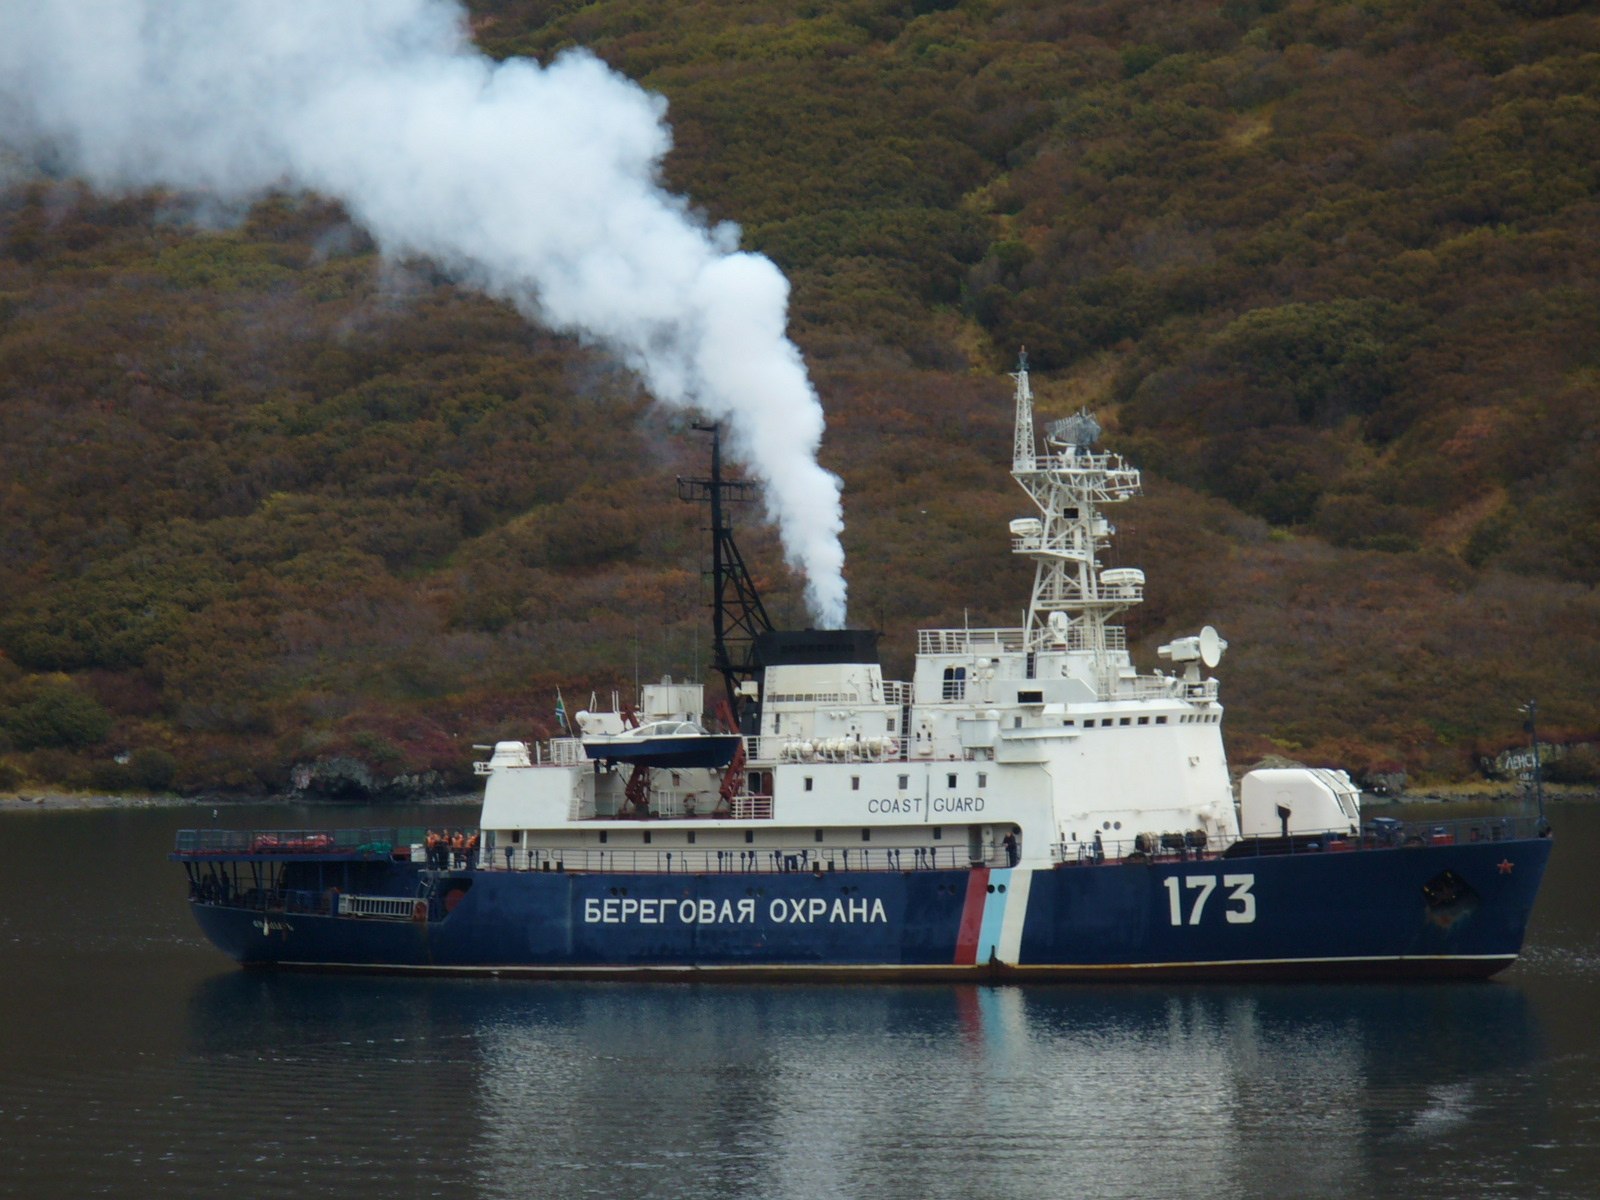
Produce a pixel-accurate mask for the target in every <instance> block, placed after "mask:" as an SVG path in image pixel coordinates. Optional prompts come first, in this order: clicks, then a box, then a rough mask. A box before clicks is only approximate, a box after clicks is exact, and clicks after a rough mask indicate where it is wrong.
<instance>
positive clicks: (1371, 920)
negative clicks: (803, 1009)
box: [193, 838, 1550, 980]
mask: <svg viewBox="0 0 1600 1200" xmlns="http://www.w3.org/2000/svg"><path fill="white" fill-rule="evenodd" d="M1549 853H1550V841H1549V840H1548V839H1544V838H1528V839H1518V840H1508V841H1498V842H1479V843H1461V844H1451V845H1423V846H1408V847H1396V848H1381V849H1358V850H1352V851H1346V852H1329V851H1323V852H1317V853H1298V854H1284V855H1271V854H1265V855H1257V856H1251V857H1244V858H1213V859H1205V860H1199V861H1196V860H1189V861H1157V862H1152V863H1116V864H1112V863H1107V864H1102V865H1078V864H1074V865H1064V866H1058V867H1052V868H1041V869H1036V870H1033V869H1020V868H1019V869H1014V870H999V869H993V870H992V869H989V868H974V869H972V870H911V871H903V872H901V871H837V872H823V873H821V874H817V873H813V872H806V871H797V872H790V873H758V872H751V873H744V872H729V873H726V874H721V873H714V874H703V875H695V874H652V873H609V872H606V873H599V872H578V871H572V872H564V871H538V872H529V871H504V870H474V871H457V872H450V873H439V874H430V873H426V872H425V871H424V870H423V869H422V868H420V867H416V866H412V865H411V864H402V863H397V864H394V865H393V866H391V867H388V868H386V869H385V873H384V875H383V879H384V885H383V890H384V891H385V892H386V893H388V894H389V895H392V896H396V897H411V896H417V895H424V896H426V897H427V898H426V899H425V900H423V901H421V902H419V903H418V905H417V907H416V909H415V913H414V916H413V917H412V918H411V919H403V918H402V919H394V918H393V917H392V916H384V917H374V916H363V917H356V916H338V915H331V913H330V912H328V911H321V912H317V911H294V910H293V907H292V906H285V907H282V908H274V907H272V905H271V904H270V903H268V904H267V906H266V907H260V906H259V904H260V903H261V902H259V901H257V902H255V903H257V905H258V906H257V907H248V906H246V905H245V904H241V903H237V902H226V901H222V900H218V899H215V898H206V899H201V898H197V899H195V901H194V903H193V908H194V911H195V915H196V917H197V919H198V920H199V923H200V925H201V928H202V929H203V930H204V931H205V933H206V934H207V936H208V937H210V938H211V940H212V941H213V942H215V943H216V944H217V945H218V946H219V947H220V948H222V949H223V950H224V951H225V952H227V953H228V954H229V955H231V956H232V957H234V958H235V959H237V960H239V961H240V962H242V963H245V964H247V965H263V966H265V965H273V966H283V967H295V968H316V969H330V970H338V969H345V970H364V971H372V970H388V971H415V970H425V971H441V972H455V973H477V972H486V973H495V974H502V975H531V976H572V975H585V976H595V977H628V976H643V975H650V976H662V975H672V974H678V975H683V976H691V975H692V976H697V977H701V978H704V977H709V976H716V977H724V978H750V977H790V978H793V977H824V976H834V977H838V976H851V977H858V978H877V977H884V978H950V977H972V978H1039V979H1046V978H1052V979H1063V978H1064V979H1087V980H1106V979H1151V978H1158V977H1159V978H1163V979H1172V978H1181V979H1239V978H1339V979H1350V978H1371V977H1436V978H1446V977H1484V976H1488V975H1491V974H1493V973H1494V972H1496V971H1498V970H1501V969H1503V968H1504V967H1506V966H1508V965H1509V964H1510V963H1511V962H1512V961H1513V960H1514V959H1515V957H1516V956H1517V954H1518V952H1519V951H1520V949H1521V947H1522V938H1523V933H1524V930H1525V929H1526V928H1527V923H1528V918H1529V914H1530V912H1531V910H1532V907H1533V902H1534V898H1535V896H1536V895H1537V892H1538V888H1539V882H1540V879H1541V878H1542V876H1543V873H1544V869H1545V865H1546V863H1547V861H1548V859H1549ZM333 907H337V906H336V905H334V906H333ZM408 911H409V909H408Z"/></svg>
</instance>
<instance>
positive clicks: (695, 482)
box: [678, 423, 772, 722]
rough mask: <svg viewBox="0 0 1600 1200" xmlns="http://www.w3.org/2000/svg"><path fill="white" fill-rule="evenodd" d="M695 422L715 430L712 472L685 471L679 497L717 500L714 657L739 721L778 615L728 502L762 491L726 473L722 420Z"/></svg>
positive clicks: (699, 427)
mask: <svg viewBox="0 0 1600 1200" xmlns="http://www.w3.org/2000/svg"><path fill="white" fill-rule="evenodd" d="M694 428H695V429H697V430H699V431H700V432H701V433H709V434H710V435H711V478H709V479H684V478H682V477H679V479H678V498H679V499H680V500H693V501H699V502H702V503H709V504H710V505H711V657H712V663H713V665H714V666H715V668H716V670H717V672H718V673H719V674H720V675H721V676H722V682H723V685H724V686H725V687H726V688H727V691H728V704H729V706H730V707H731V708H732V709H733V716H734V719H735V721H736V722H737V720H738V718H739V684H740V682H741V681H742V680H745V679H753V678H755V672H756V663H755V653H754V651H755V641H756V638H757V637H758V636H760V635H761V634H763V633H770V632H771V630H772V620H771V618H769V617H768V616H767V609H766V606H765V605H764V604H762V603H761V594H760V593H759V592H757V591H756V585H755V583H754V581H753V580H752V579H751V578H750V572H749V571H748V570H746V569H745V565H744V556H743V555H741V554H740V553H739V547H738V546H737V545H736V544H735V543H734V540H733V527H732V525H730V524H729V521H728V515H727V510H726V509H725V507H724V503H725V502H736V501H747V500H754V499H755V498H756V497H757V496H758V495H759V494H760V493H759V489H758V488H757V486H756V485H755V484H754V483H751V482H749V481H748V480H743V479H724V478H723V477H722V431H721V427H720V426H718V425H716V424H715V423H713V424H710V425H701V424H698V423H696V424H695V425H694Z"/></svg>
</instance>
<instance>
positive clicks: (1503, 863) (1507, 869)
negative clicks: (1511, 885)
mask: <svg viewBox="0 0 1600 1200" xmlns="http://www.w3.org/2000/svg"><path fill="white" fill-rule="evenodd" d="M1511 867H1512V863H1511V860H1510V859H1509V858H1502V859H1501V860H1500V874H1502V875H1509V874H1511Z"/></svg>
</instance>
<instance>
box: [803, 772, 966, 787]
mask: <svg viewBox="0 0 1600 1200" xmlns="http://www.w3.org/2000/svg"><path fill="white" fill-rule="evenodd" d="M896 781H897V784H898V786H899V788H900V790H901V791H902V792H903V791H905V790H906V789H907V788H909V787H910V786H911V776H909V775H899V776H896ZM956 781H957V777H956V776H955V775H954V774H950V775H946V776H945V777H944V785H945V787H949V788H953V787H955V786H956ZM812 782H813V781H812V778H811V776H809V775H807V776H806V791H808V792H809V791H811V786H812ZM988 786H989V773H988V772H987V771H979V772H978V787H979V788H986V787H988ZM850 790H851V791H852V792H859V791H860V790H861V776H859V775H852V776H850Z"/></svg>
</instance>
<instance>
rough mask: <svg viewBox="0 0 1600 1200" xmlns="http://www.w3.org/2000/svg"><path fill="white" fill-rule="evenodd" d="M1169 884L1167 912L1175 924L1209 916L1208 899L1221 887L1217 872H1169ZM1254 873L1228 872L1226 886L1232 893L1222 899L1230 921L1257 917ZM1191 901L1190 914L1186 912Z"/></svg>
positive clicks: (1246, 921) (1195, 922)
mask: <svg viewBox="0 0 1600 1200" xmlns="http://www.w3.org/2000/svg"><path fill="white" fill-rule="evenodd" d="M1161 882H1162V883H1164V884H1165V885H1166V888H1167V915H1168V916H1169V917H1170V918H1171V920H1172V923H1173V924H1174V925H1184V924H1188V925H1198V924H1200V921H1201V919H1202V918H1203V917H1204V916H1205V911H1206V901H1208V900H1210V899H1211V893H1212V892H1214V891H1216V890H1217V877H1216V876H1215V875H1188V876H1184V877H1183V878H1181V879H1180V878H1179V877H1178V876H1176V875H1171V876H1168V877H1167V878H1166V879H1163V880H1162V881H1161ZM1255 882H1256V877H1255V876H1254V875H1224V876H1222V886H1223V887H1225V888H1227V889H1228V894H1227V896H1225V897H1224V898H1223V900H1222V905H1223V913H1222V915H1223V916H1224V917H1225V918H1226V919H1227V921H1228V924H1230V925H1248V924H1250V923H1251V922H1252V921H1254V920H1255V919H1256V898H1255V895H1254V894H1253V893H1252V892H1251V891H1250V889H1251V888H1252V887H1254V886H1255ZM1186 901H1187V907H1188V915H1187V918H1186V917H1185V914H1184V908H1185V902H1186Z"/></svg>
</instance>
